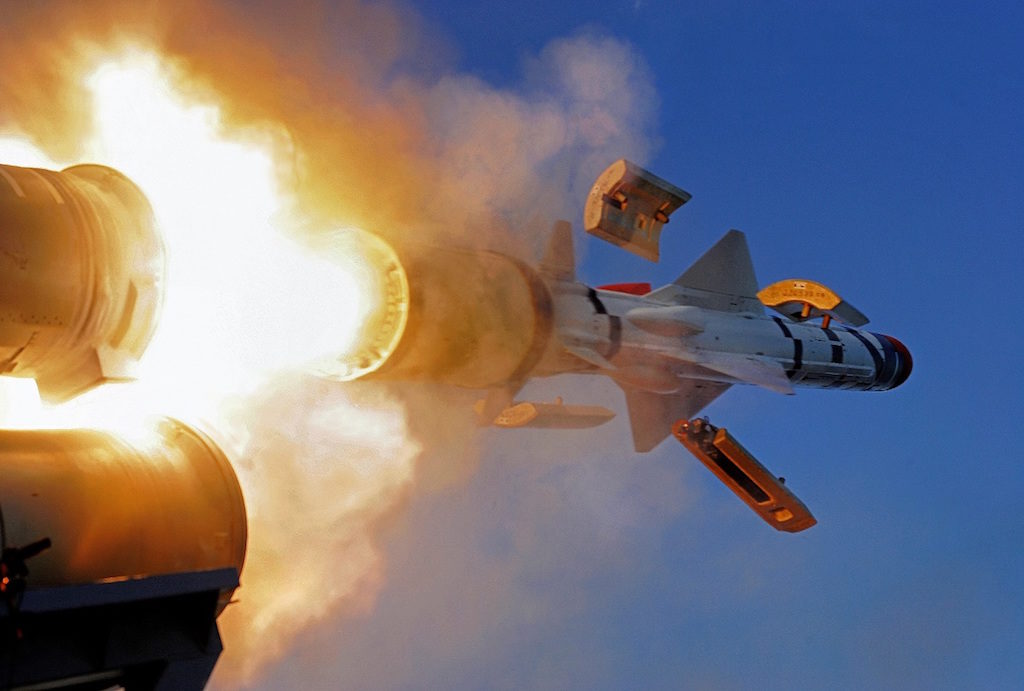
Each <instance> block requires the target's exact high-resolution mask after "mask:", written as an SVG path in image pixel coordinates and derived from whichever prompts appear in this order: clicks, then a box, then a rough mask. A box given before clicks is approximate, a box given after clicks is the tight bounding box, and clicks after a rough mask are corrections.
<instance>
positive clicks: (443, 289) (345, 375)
mask: <svg viewBox="0 0 1024 691" xmlns="http://www.w3.org/2000/svg"><path fill="white" fill-rule="evenodd" d="M570 233H571V229H569V228H568V226H567V224H566V225H563V226H556V230H555V233H554V235H553V237H552V244H551V245H550V246H549V249H548V254H547V256H546V257H545V259H544V261H543V262H541V264H540V265H539V267H538V268H536V269H534V268H532V267H531V266H529V265H527V264H526V263H524V262H522V261H520V260H518V259H515V258H512V257H507V256H503V255H500V254H496V253H493V252H483V251H476V252H473V251H467V250H460V249H449V248H438V247H413V248H403V249H402V250H400V251H397V252H396V251H394V250H392V249H391V248H390V247H388V246H387V245H386V244H385V243H383V242H382V241H379V240H377V242H379V243H380V247H379V248H378V249H379V252H380V257H379V258H378V264H379V265H380V266H384V267H386V273H387V275H388V276H389V278H388V279H387V280H385V281H383V282H382V285H385V286H387V288H386V290H385V291H384V292H385V293H386V298H385V299H383V300H382V303H381V305H382V306H381V307H380V308H379V309H378V314H377V315H376V316H374V317H371V318H370V319H368V321H367V323H368V324H369V325H370V328H369V335H368V336H366V337H364V338H363V339H362V342H363V343H364V344H369V345H368V346H366V347H363V348H361V349H359V350H357V351H355V354H354V355H352V354H350V355H348V356H343V357H341V358H339V359H338V360H337V361H335V363H334V364H335V367H334V371H333V372H329V374H330V376H333V377H335V378H338V379H342V380H348V379H354V378H358V377H368V378H377V379H395V380H410V379H420V380H430V381H435V382H441V383H447V384H454V385H457V386H462V387H469V388H475V389H485V390H488V391H489V392H490V393H489V398H488V399H487V400H485V401H484V402H482V403H481V404H480V405H479V406H478V410H479V412H480V414H481V416H482V417H483V418H486V422H487V423H494V422H495V421H497V420H508V419H519V418H518V417H516V412H517V410H515V409H514V406H513V398H512V396H513V394H514V393H515V392H516V391H518V389H519V388H520V387H521V386H522V385H523V383H524V382H525V381H526V380H527V379H528V378H530V377H542V376H552V375H558V374H564V373H570V372H573V373H582V374H601V375H604V376H607V377H609V378H611V379H613V380H614V381H615V382H616V383H617V384H619V386H620V387H621V388H622V389H623V390H624V392H625V394H626V402H627V407H628V409H629V413H630V420H631V425H632V429H633V437H634V446H635V448H636V449H637V450H638V451H647V450H650V449H652V448H654V446H656V445H657V444H658V443H660V442H661V440H663V439H664V438H665V437H667V436H668V434H669V433H670V431H671V428H672V425H673V424H674V423H675V422H676V421H678V420H688V419H690V418H692V417H694V416H695V415H696V413H698V412H699V411H700V410H701V409H702V408H704V407H705V406H706V405H708V404H709V403H710V402H711V401H712V400H714V399H715V398H716V397H717V396H718V395H720V394H721V393H722V392H724V391H725V390H726V389H728V388H729V386H731V385H733V384H754V385H758V386H763V387H765V388H768V389H771V390H773V391H777V392H780V393H786V394H791V393H793V387H794V386H808V387H817V388H835V389H851V390H861V391H884V390H887V389H891V388H894V387H897V386H899V385H900V384H902V383H903V382H904V381H905V380H906V379H907V377H908V376H909V375H910V371H911V368H912V365H913V363H912V359H911V356H910V352H909V351H908V350H907V348H906V347H905V346H904V345H903V344H902V343H900V342H899V341H898V340H897V339H895V338H893V337H891V336H886V335H883V334H878V333H874V332H870V331H865V330H861V329H857V328H853V327H852V326H850V325H846V324H841V323H839V322H838V321H835V322H833V321H831V320H828V321H824V320H823V321H822V322H821V323H812V322H809V321H801V320H800V319H799V318H797V319H793V318H791V317H789V316H769V315H767V314H766V312H765V305H764V304H763V303H762V302H761V301H760V300H759V299H758V298H757V297H756V295H757V293H758V289H757V284H756V280H755V279H754V275H753V267H752V264H751V261H750V256H749V252H748V250H747V246H746V240H745V238H744V236H743V234H742V233H739V232H738V231H730V232H729V233H727V234H726V235H725V236H724V237H723V238H722V239H721V240H720V241H719V243H718V244H716V245H715V246H714V247H712V248H711V249H710V250H709V251H708V252H707V253H706V254H705V255H704V256H703V257H701V258H700V259H699V260H698V261H697V262H696V263H695V264H694V265H693V266H692V267H690V269H688V270H687V271H686V272H685V273H684V274H683V275H682V276H680V277H679V279H677V280H676V281H675V282H674V283H672V284H669V285H667V286H663V287H661V288H658V289H656V290H648V289H647V287H646V286H645V285H643V284H621V285H618V286H609V287H608V288H607V289H602V288H593V287H590V286H587V285H585V284H583V283H581V282H579V281H577V280H576V279H575V270H574V268H573V266H572V254H573V253H572V239H571V234H570ZM787 305H788V303H787ZM854 312H856V310H854ZM856 314H858V315H859V314H860V313H859V312H856ZM382 344H386V347H384V346H382ZM528 403H529V402H528ZM520 405H522V403H520ZM531 405H535V406H536V405H539V404H531ZM520 412H521V411H520ZM604 419H610V416H609V417H606V418H604ZM552 424H557V423H552ZM564 426H570V425H568V424H565V425H564Z"/></svg>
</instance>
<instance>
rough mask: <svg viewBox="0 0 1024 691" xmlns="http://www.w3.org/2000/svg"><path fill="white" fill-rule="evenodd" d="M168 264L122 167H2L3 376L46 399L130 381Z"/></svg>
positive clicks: (0, 339) (147, 212)
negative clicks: (26, 382)
mask: <svg viewBox="0 0 1024 691" xmlns="http://www.w3.org/2000/svg"><path fill="white" fill-rule="evenodd" d="M164 263H165V255H164V247H163V244H162V241H161V239H160V237H159V235H158V234H157V231H156V225H155V222H154V218H153V211H152V208H151V207H150V204H149V202H148V201H147V200H146V197H145V196H144V195H143V193H142V192H141V191H140V190H139V188H138V187H136V185H135V184H134V183H133V182H132V181H131V180H129V179H128V178H127V177H125V176H124V175H122V174H121V173H119V172H117V171H116V170H113V169H112V168H107V167H105V166H99V165H79V166H74V167H71V168H68V169H66V170H64V171H61V172H57V171H52V170H43V169H38V168H19V167H15V166H8V165H0V374H7V375H11V376H16V377H30V378H34V379H35V380H36V384H37V385H38V387H39V393H40V396H41V397H42V398H43V399H45V400H48V401H62V400H65V399H67V398H70V397H72V396H74V395H76V394H78V393H81V392H82V391H85V390H87V389H89V388H92V387H94V386H97V385H98V384H101V383H103V382H106V381H115V380H123V379H130V378H131V377H132V373H133V366H134V364H135V363H136V362H137V361H138V359H139V358H140V357H141V356H142V353H143V352H144V351H145V349H146V346H147V345H148V344H149V341H150V338H151V337H152V336H153V332H154V330H155V328H156V321H157V317H158V316H159V310H160V306H161V302H162V290H163V276H164Z"/></svg>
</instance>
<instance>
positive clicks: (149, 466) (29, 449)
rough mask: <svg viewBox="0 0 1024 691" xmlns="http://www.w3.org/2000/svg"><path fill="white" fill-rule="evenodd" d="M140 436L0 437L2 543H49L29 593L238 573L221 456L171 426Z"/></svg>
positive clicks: (32, 573) (230, 484)
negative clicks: (36, 589)
mask: <svg viewBox="0 0 1024 691" xmlns="http://www.w3.org/2000/svg"><path fill="white" fill-rule="evenodd" d="M146 433H147V439H146V440H145V441H144V442H137V441H129V440H127V439H125V438H122V437H120V436H118V435H115V434H112V433H108V432H99V431H94V430H88V429H74V430H2V431H0V468H3V471H2V473H0V509H2V510H3V518H4V528H5V530H4V532H5V535H4V537H5V539H6V544H7V546H8V547H12V546H23V545H27V544H30V543H33V542H35V541H37V540H40V539H43V538H49V539H50V542H51V544H52V546H51V547H50V548H49V549H46V550H44V551H43V552H41V553H40V554H38V555H37V556H34V557H33V558H32V559H31V560H30V561H29V577H28V586H29V587H30V588H33V587H45V586H62V585H75V584H85V583H93V582H97V581H107V580H118V579H124V578H131V577H140V576H153V575H161V574H173V573H182V572H193V571H205V570H212V569H221V568H229V567H233V568H235V569H236V570H238V571H239V572H240V571H241V568H242V562H243V560H244V558H245V547H246V517H245V504H244V501H243V498H242V491H241V488H240V487H239V485H238V480H237V479H236V477H235V473H234V471H233V470H232V468H231V465H230V463H229V462H228V459H227V457H226V456H225V455H224V453H223V452H222V451H221V450H220V449H219V448H218V447H217V446H216V445H215V444H214V443H213V442H212V441H211V440H210V439H209V438H208V437H207V436H206V435H204V434H202V433H201V432H199V431H197V430H195V429H193V428H191V427H188V426H186V425H184V424H183V423H181V422H178V421H177V420H172V419H166V418H165V419H162V420H160V421H159V422H158V423H157V424H156V425H155V427H154V428H153V429H150V430H146ZM229 599H230V592H228V593H222V594H221V606H223V605H224V604H226V603H227V601H228V600H229Z"/></svg>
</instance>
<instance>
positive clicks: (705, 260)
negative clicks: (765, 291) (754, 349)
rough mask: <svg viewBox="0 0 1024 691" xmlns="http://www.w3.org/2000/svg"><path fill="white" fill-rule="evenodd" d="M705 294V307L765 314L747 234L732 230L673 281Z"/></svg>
mask: <svg viewBox="0 0 1024 691" xmlns="http://www.w3.org/2000/svg"><path fill="white" fill-rule="evenodd" d="M674 285H675V286H678V287H679V288H682V289H684V290H686V291H697V292H699V293H700V294H701V295H702V300H701V302H702V303H703V306H705V307H708V308H710V309H716V310H721V311H726V312H747V313H752V314H764V306H763V305H762V304H761V301H760V300H758V299H757V276H756V275H755V274H754V262H753V261H751V259H750V250H749V249H748V248H747V238H746V236H745V235H744V234H743V233H741V232H740V231H738V230H730V231H729V232H728V233H726V234H725V235H723V236H722V238H721V239H720V240H719V241H718V242H717V243H715V245H714V246H713V247H712V248H711V249H709V250H708V251H707V252H705V253H704V254H703V255H702V256H701V258H700V259H698V260H697V261H696V262H694V263H693V265H692V266H691V267H690V268H689V269H687V270H686V271H684V272H683V273H682V275H681V276H679V278H677V279H676V280H675V281H674Z"/></svg>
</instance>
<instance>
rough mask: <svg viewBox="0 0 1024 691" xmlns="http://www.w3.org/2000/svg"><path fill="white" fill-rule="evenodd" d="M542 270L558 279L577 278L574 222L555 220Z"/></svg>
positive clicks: (548, 276) (541, 263)
mask: <svg viewBox="0 0 1024 691" xmlns="http://www.w3.org/2000/svg"><path fill="white" fill-rule="evenodd" d="M540 272H541V273H542V274H543V275H544V276H545V277H546V278H550V279H553V280H556V281H575V280H576V253H575V250H574V248H573V243H572V224H571V223H569V222H568V221H555V225H554V226H553V227H552V228H551V237H549V238H548V246H547V249H546V250H545V252H544V258H543V259H542V260H541V262H540Z"/></svg>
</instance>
